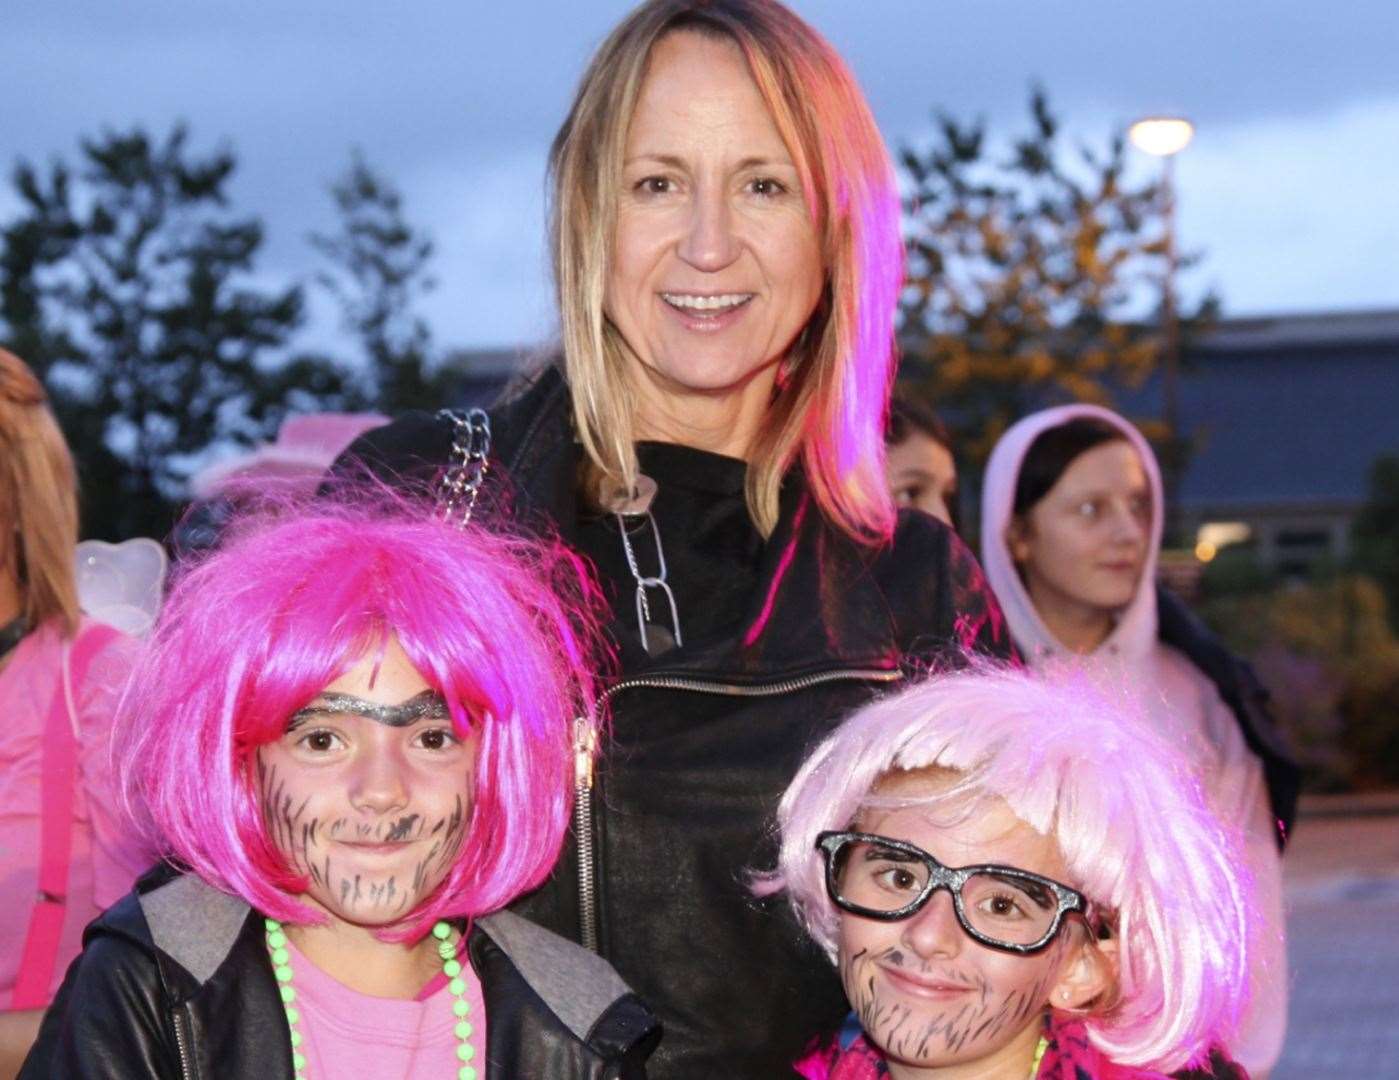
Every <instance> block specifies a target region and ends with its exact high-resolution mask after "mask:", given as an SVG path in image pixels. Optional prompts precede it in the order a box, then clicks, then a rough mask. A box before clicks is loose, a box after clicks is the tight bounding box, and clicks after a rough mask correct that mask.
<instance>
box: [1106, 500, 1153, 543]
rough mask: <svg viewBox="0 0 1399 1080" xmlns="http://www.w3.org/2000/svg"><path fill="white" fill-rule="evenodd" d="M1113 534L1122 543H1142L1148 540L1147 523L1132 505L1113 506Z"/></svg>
mask: <svg viewBox="0 0 1399 1080" xmlns="http://www.w3.org/2000/svg"><path fill="white" fill-rule="evenodd" d="M1112 514H1113V520H1112V536H1113V539H1114V540H1116V541H1118V542H1120V543H1132V544H1140V543H1143V542H1145V540H1146V530H1147V523H1146V522H1145V521H1143V520H1142V518H1141V515H1140V514H1139V513H1138V512H1137V510H1136V509H1135V508H1133V507H1132V506H1131V505H1129V504H1126V503H1122V504H1116V505H1114V506H1113V511H1112Z"/></svg>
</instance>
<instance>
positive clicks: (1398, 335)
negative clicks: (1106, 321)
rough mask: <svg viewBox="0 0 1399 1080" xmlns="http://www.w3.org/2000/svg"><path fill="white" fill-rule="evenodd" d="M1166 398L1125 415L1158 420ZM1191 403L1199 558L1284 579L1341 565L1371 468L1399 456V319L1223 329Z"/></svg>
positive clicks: (1200, 346) (1201, 348)
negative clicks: (1219, 556)
mask: <svg viewBox="0 0 1399 1080" xmlns="http://www.w3.org/2000/svg"><path fill="white" fill-rule="evenodd" d="M1157 392H1158V388H1157V387H1155V386H1152V385H1148V386H1147V387H1145V388H1144V389H1143V391H1142V393H1141V395H1133V397H1134V398H1137V397H1140V398H1143V399H1144V400H1140V401H1136V400H1134V401H1131V402H1124V404H1128V406H1129V408H1128V411H1130V412H1132V413H1134V414H1139V415H1156V414H1157V410H1156V409H1155V401H1156V394H1157ZM1180 395H1181V398H1180V413H1181V426H1182V429H1183V431H1184V432H1185V433H1186V435H1187V436H1188V437H1189V438H1191V440H1192V454H1191V457H1190V461H1189V464H1188V466H1187V468H1186V471H1185V475H1184V477H1183V478H1182V482H1181V487H1180V502H1181V505H1180V516H1181V522H1182V525H1183V526H1184V527H1185V530H1186V534H1187V535H1189V536H1193V537H1195V540H1196V551H1197V554H1198V555H1199V556H1200V557H1201V558H1202V559H1206V560H1207V559H1209V558H1212V557H1213V556H1214V554H1215V553H1217V551H1218V550H1220V549H1222V548H1223V547H1225V546H1227V545H1229V544H1231V543H1247V544H1251V545H1252V546H1253V548H1254V550H1255V551H1256V553H1257V557H1258V560H1259V562H1260V563H1261V564H1262V565H1263V566H1265V567H1267V568H1270V569H1274V570H1278V571H1281V572H1283V573H1284V574H1304V573H1306V572H1307V571H1308V570H1309V569H1310V568H1311V567H1313V566H1315V565H1317V564H1318V563H1319V562H1329V561H1340V560H1343V559H1345V558H1346V557H1347V555H1348V554H1349V547H1350V525H1351V522H1352V520H1353V519H1354V517H1355V515H1356V513H1357V512H1358V511H1359V509H1360V507H1361V506H1362V505H1363V504H1364V502H1365V499H1366V494H1367V484H1368V479H1369V474H1370V468H1371V466H1372V465H1373V463H1374V462H1375V460H1376V459H1377V458H1379V457H1381V456H1384V455H1399V310H1393V311H1372V312H1354V313H1334V314H1307V315H1279V316H1274V317H1268V318H1249V319H1225V320H1222V321H1221V322H1220V323H1218V324H1217V325H1216V326H1215V327H1214V328H1213V329H1212V330H1211V331H1209V332H1208V333H1207V334H1205V335H1203V336H1202V337H1201V338H1200V339H1199V340H1198V341H1197V342H1195V343H1194V344H1193V345H1192V347H1191V348H1190V349H1189V351H1188V352H1187V355H1186V360H1185V365H1184V370H1183V371H1182V374H1181V385H1180Z"/></svg>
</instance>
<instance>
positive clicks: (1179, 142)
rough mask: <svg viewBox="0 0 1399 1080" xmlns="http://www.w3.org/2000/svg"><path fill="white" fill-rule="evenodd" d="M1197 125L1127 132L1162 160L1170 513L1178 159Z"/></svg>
mask: <svg viewBox="0 0 1399 1080" xmlns="http://www.w3.org/2000/svg"><path fill="white" fill-rule="evenodd" d="M1194 134H1195V125H1194V124H1192V123H1191V122H1190V121H1189V120H1186V119H1185V118H1183V117H1180V116H1147V117H1143V118H1142V119H1141V120H1138V121H1137V122H1136V123H1135V124H1133V125H1132V126H1131V127H1130V128H1128V129H1127V135H1128V138H1130V139H1131V140H1132V145H1133V146H1135V147H1136V148H1137V149H1138V150H1142V151H1144V152H1145V153H1148V154H1151V155H1152V156H1153V157H1159V158H1161V159H1162V169H1161V194H1162V201H1163V202H1164V204H1165V206H1164V211H1165V218H1166V238H1165V239H1166V277H1165V282H1164V284H1163V287H1162V296H1161V323H1162V330H1163V331H1164V333H1165V337H1166V348H1165V353H1166V357H1165V359H1166V365H1165V372H1164V374H1163V376H1162V404H1163V412H1164V414H1165V416H1164V419H1165V421H1166V430H1167V431H1168V432H1169V433H1170V439H1171V461H1170V462H1169V471H1168V473H1167V483H1168V487H1167V492H1166V494H1167V501H1168V504H1169V505H1168V508H1167V509H1168V512H1169V511H1174V510H1175V506H1176V489H1177V486H1178V483H1179V480H1180V461H1179V457H1180V401H1179V380H1180V327H1179V319H1178V318H1177V315H1176V270H1177V268H1178V258H1177V255H1176V182H1175V181H1176V178H1175V160H1176V155H1177V154H1178V153H1180V152H1181V151H1182V150H1184V149H1185V148H1186V147H1187V146H1189V145H1190V139H1191V137H1192V136H1194Z"/></svg>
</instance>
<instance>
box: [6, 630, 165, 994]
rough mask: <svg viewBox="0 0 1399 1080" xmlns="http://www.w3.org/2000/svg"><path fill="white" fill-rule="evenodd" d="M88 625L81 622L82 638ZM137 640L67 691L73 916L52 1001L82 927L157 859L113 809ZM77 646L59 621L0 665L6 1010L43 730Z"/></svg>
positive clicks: (25, 921) (32, 890) (35, 856)
mask: <svg viewBox="0 0 1399 1080" xmlns="http://www.w3.org/2000/svg"><path fill="white" fill-rule="evenodd" d="M91 625H92V624H91V623H88V622H84V624H83V626H82V627H81V628H80V630H79V633H82V632H84V631H86V630H87V629H88V628H89V627H90V626H91ZM135 648H136V643H135V642H134V641H132V640H131V639H130V638H117V639H116V640H115V641H114V642H113V644H111V645H109V646H107V647H106V648H105V649H103V651H102V652H100V653H99V654H98V655H97V656H96V657H95V658H94V659H93V661H92V664H91V666H90V667H89V669H88V672H87V675H86V677H85V678H84V679H83V681H82V684H81V685H74V686H72V687H71V702H72V707H71V708H70V710H69V717H70V719H71V720H72V722H73V727H74V736H75V738H76V739H77V745H78V752H77V777H76V784H75V787H76V790H75V792H74V798H73V814H74V821H73V847H72V857H71V860H70V865H69V874H68V891H67V897H68V902H67V905H66V907H67V912H66V916H65V918H64V923H63V933H62V937H61V938H60V947H59V953H58V958H57V962H56V963H55V965H54V972H53V981H52V984H51V987H50V995H52V993H54V992H56V991H57V990H58V987H59V984H60V983H61V982H62V980H63V974H64V971H65V970H66V969H67V967H68V964H69V962H70V961H71V960H72V959H73V958H74V957H75V956H77V955H78V952H79V951H80V949H81V939H82V932H83V927H85V926H86V925H87V924H88V923H89V922H90V921H91V920H93V919H94V918H96V917H97V916H98V914H100V913H101V911H102V910H103V909H104V908H106V907H107V906H109V905H111V904H113V903H115V902H116V901H117V900H119V899H120V898H121V897H122V896H124V895H125V894H126V893H127V892H129V891H130V889H131V884H132V882H133V881H134V880H135V878H136V877H137V875H138V874H140V873H141V872H142V871H143V870H145V869H147V868H148V867H149V866H150V865H151V863H152V862H154V857H153V854H152V852H151V851H150V850H149V848H148V846H147V845H146V843H145V842H144V841H143V840H142V839H140V837H139V836H138V835H137V834H136V830H134V829H132V828H130V827H129V826H128V825H127V824H126V823H125V821H124V819H123V818H122V817H121V816H120V815H119V814H118V812H117V810H116V805H117V801H116V798H115V787H114V783H113V776H112V764H111V725H112V715H113V712H114V711H115V709H116V703H117V699H118V697H119V696H120V694H121V690H122V687H123V684H124V683H125V680H126V676H127V673H128V672H129V671H130V669H131V663H132V660H133V654H134V652H135ZM70 649H71V644H70V643H68V642H66V641H64V639H63V637H62V635H61V634H60V633H59V629H58V626H57V624H55V623H52V622H50V623H46V624H45V625H43V626H41V627H39V628H38V629H37V630H35V631H34V632H32V633H31V634H29V635H28V636H27V637H26V638H25V639H24V640H23V641H21V642H20V643H19V644H18V645H17V646H16V647H15V649H14V651H13V652H12V653H11V654H10V656H9V658H8V662H7V663H5V665H4V667H3V668H0V717H3V721H2V722H0V911H3V912H4V914H3V916H0V1009H6V1008H8V1007H9V1003H10V998H11V993H12V991H13V989H14V985H15V978H16V975H17V974H18V969H19V961H20V955H21V954H22V952H23V949H24V940H25V934H26V932H27V930H28V927H29V917H30V912H31V910H32V908H33V905H34V898H35V895H36V892H37V889H38V877H39V871H38V867H39V849H40V843H39V835H40V833H39V829H40V805H41V803H40V795H41V786H40V768H41V758H42V749H43V731H44V723H45V720H46V719H47V717H48V712H49V708H50V706H51V705H52V703H53V698H54V694H55V692H57V691H61V690H63V689H64V681H65V680H64V672H65V670H66V668H67V663H68V660H67V657H68V654H69V651H70Z"/></svg>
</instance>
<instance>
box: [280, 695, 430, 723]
mask: <svg viewBox="0 0 1399 1080" xmlns="http://www.w3.org/2000/svg"><path fill="white" fill-rule="evenodd" d="M327 715H330V716H362V717H364V718H365V719H366V720H374V721H377V722H378V723H380V724H385V725H387V726H388V727H395V728H398V727H408V725H410V724H414V723H417V722H418V721H419V720H450V719H451V718H452V714H451V713H450V712H449V711H448V709H447V703H446V702H445V701H444V700H442V695H441V694H439V693H438V692H437V691H436V690H424V691H423V692H422V693H420V694H416V695H414V696H413V697H410V698H409V699H408V700H407V701H403V702H400V703H399V704H397V705H381V704H380V703H378V702H376V701H365V700H364V698H361V697H356V696H355V695H354V694H336V693H328V694H320V695H318V696H317V697H316V700H315V701H313V702H311V704H309V705H307V706H306V707H305V708H301V709H298V710H297V711H296V712H294V713H292V715H291V720H289V721H288V722H287V730H288V731H290V730H291V729H292V728H294V727H296V726H297V725H298V724H300V723H302V722H303V721H306V720H310V719H311V718H313V717H316V716H327Z"/></svg>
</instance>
